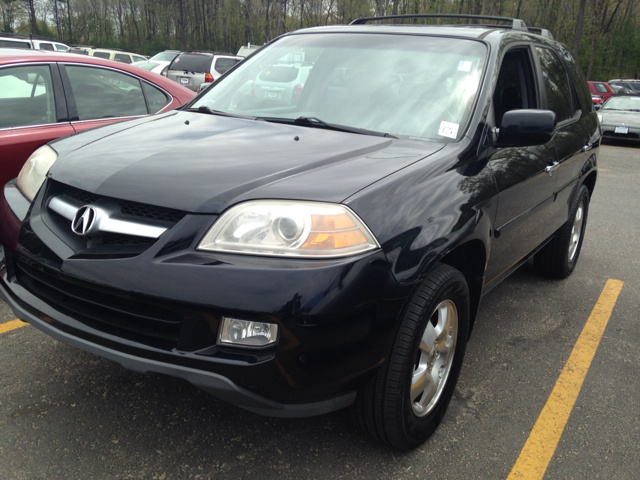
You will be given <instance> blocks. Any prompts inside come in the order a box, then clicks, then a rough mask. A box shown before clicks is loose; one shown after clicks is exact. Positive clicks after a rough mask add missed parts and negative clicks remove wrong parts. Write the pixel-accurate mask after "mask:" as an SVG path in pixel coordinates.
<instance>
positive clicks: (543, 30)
mask: <svg viewBox="0 0 640 480" xmlns="http://www.w3.org/2000/svg"><path fill="white" fill-rule="evenodd" d="M529 31H530V32H531V33H537V34H538V35H541V36H543V37H546V38H549V39H551V40H553V35H552V34H551V32H550V31H549V30H547V29H546V28H540V27H529Z"/></svg>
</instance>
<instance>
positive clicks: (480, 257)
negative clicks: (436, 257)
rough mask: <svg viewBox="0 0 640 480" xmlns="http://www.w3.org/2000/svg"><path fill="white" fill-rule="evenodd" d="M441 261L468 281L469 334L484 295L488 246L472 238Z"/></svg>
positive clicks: (448, 253)
mask: <svg viewBox="0 0 640 480" xmlns="http://www.w3.org/2000/svg"><path fill="white" fill-rule="evenodd" d="M440 263H444V264H447V265H449V266H451V267H453V268H455V269H457V270H459V271H460V272H461V273H462V275H463V276H464V278H465V279H466V281H467V286H468V288H469V300H470V305H469V334H471V331H472V329H473V324H474V323H475V319H476V315H477V313H478V309H479V306H480V298H481V297H482V286H483V283H484V270H485V266H486V263H487V251H486V247H485V245H484V244H483V243H482V241H480V240H477V239H476V240H471V241H469V242H466V243H464V244H462V245H459V246H457V247H456V248H454V249H453V250H451V251H450V252H447V254H446V255H445V256H444V257H442V258H441V259H440Z"/></svg>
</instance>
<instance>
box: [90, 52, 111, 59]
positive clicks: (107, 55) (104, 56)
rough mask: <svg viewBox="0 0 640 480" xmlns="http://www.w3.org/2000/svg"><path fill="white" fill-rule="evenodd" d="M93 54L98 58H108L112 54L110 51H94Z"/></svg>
mask: <svg viewBox="0 0 640 480" xmlns="http://www.w3.org/2000/svg"><path fill="white" fill-rule="evenodd" d="M93 56H94V57H98V58H106V59H107V60H108V59H109V57H110V54H109V52H93Z"/></svg>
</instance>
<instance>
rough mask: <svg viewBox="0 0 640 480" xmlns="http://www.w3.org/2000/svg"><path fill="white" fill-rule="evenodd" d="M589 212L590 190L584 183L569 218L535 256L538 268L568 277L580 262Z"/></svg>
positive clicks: (556, 275)
mask: <svg viewBox="0 0 640 480" xmlns="http://www.w3.org/2000/svg"><path fill="white" fill-rule="evenodd" d="M588 213H589V190H588V189H587V187H585V186H584V185H582V186H581V187H580V189H579V190H578V193H577V195H576V196H575V198H574V199H573V203H572V204H571V210H570V213H569V220H567V222H566V223H565V224H564V225H563V226H562V227H561V228H560V230H558V231H557V232H556V234H555V236H554V237H553V239H552V240H551V241H550V242H549V243H547V244H546V245H545V246H544V247H543V248H542V249H541V250H540V251H539V252H538V253H536V254H535V256H534V264H535V267H536V270H537V271H538V272H540V273H542V274H544V275H548V276H550V277H553V278H567V277H568V276H569V275H571V272H573V269H574V268H575V267H576V264H577V263H578V257H579V256H580V249H581V248H582V239H583V238H584V231H585V229H586V226H587V215H588Z"/></svg>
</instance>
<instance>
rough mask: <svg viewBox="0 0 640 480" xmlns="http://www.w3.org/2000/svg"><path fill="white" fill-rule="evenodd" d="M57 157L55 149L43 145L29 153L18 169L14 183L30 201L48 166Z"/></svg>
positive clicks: (42, 180)
mask: <svg viewBox="0 0 640 480" xmlns="http://www.w3.org/2000/svg"><path fill="white" fill-rule="evenodd" d="M57 159H58V154H57V153H56V151H55V150H54V149H53V148H51V147H50V146H48V145H43V146H42V147H40V148H39V149H37V150H36V151H35V152H33V153H32V154H31V156H30V157H29V158H28V159H27V163H25V164H24V166H23V167H22V170H20V173H19V174H18V180H17V181H16V185H18V188H19V189H20V191H21V192H22V194H23V195H24V196H25V197H27V199H28V200H29V201H30V202H32V201H33V199H34V198H35V196H36V193H38V190H40V187H41V186H42V184H43V183H44V179H45V176H46V175H47V172H48V171H49V168H51V165H53V163H54V162H55V161H56V160H57Z"/></svg>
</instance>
